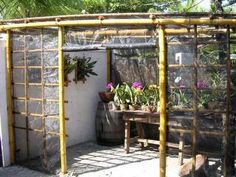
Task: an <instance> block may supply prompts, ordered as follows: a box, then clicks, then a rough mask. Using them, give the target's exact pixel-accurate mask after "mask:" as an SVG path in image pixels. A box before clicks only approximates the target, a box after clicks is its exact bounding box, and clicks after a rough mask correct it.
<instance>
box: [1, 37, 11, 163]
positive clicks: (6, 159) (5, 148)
mask: <svg viewBox="0 0 236 177" xmlns="http://www.w3.org/2000/svg"><path fill="white" fill-rule="evenodd" d="M5 54H6V52H5V36H4V35H2V36H0V98H1V101H0V139H1V142H2V143H1V145H2V146H1V147H0V148H1V149H2V158H3V159H2V160H3V166H7V165H9V164H10V153H9V136H8V120H7V95H6V57H5Z"/></svg>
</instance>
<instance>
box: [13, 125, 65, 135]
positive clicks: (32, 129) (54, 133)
mask: <svg viewBox="0 0 236 177" xmlns="http://www.w3.org/2000/svg"><path fill="white" fill-rule="evenodd" d="M14 128H15V129H20V130H28V131H33V132H38V133H44V130H43V129H34V128H24V127H18V126H14ZM46 134H49V135H56V136H60V133H57V132H51V131H47V133H46ZM66 137H69V135H68V134H66Z"/></svg>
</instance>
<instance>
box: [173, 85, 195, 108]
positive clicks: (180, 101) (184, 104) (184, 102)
mask: <svg viewBox="0 0 236 177" xmlns="http://www.w3.org/2000/svg"><path fill="white" fill-rule="evenodd" d="M170 100H171V104H172V106H173V107H174V108H180V109H182V108H188V107H190V99H189V97H188V96H187V93H186V92H185V90H184V86H180V89H178V90H173V92H172V93H171V95H170Z"/></svg>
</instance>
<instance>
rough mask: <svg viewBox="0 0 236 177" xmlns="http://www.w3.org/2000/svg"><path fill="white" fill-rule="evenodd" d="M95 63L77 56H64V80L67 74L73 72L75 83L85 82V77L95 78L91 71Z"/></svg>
mask: <svg viewBox="0 0 236 177" xmlns="http://www.w3.org/2000/svg"><path fill="white" fill-rule="evenodd" d="M96 63H97V61H91V58H87V59H86V58H84V57H83V58H79V57H78V56H75V57H73V58H71V57H70V55H65V69H64V72H65V80H67V77H68V74H70V73H71V72H72V71H75V79H74V81H75V82H77V81H79V80H82V81H85V80H86V77H90V76H91V75H93V76H97V74H96V73H95V72H94V71H93V68H94V66H95V64H96Z"/></svg>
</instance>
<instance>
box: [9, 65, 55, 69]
mask: <svg viewBox="0 0 236 177" xmlns="http://www.w3.org/2000/svg"><path fill="white" fill-rule="evenodd" d="M25 68H27V69H43V68H44V69H57V68H58V66H27V67H26V66H13V67H12V69H25Z"/></svg>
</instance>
